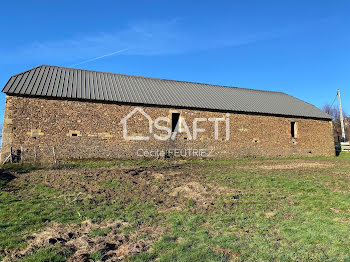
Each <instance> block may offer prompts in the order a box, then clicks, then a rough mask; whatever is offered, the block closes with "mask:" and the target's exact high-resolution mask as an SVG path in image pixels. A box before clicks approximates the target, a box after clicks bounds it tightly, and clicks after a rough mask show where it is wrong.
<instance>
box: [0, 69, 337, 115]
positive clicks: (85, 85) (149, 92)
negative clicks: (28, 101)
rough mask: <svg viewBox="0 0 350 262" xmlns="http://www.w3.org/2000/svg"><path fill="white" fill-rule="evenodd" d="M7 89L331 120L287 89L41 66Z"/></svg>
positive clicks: (11, 82)
mask: <svg viewBox="0 0 350 262" xmlns="http://www.w3.org/2000/svg"><path fill="white" fill-rule="evenodd" d="M2 92H4V93H6V94H8V95H28V96H40V97H51V98H66V99H87V100H95V101H96V100H99V101H110V102H124V103H133V104H147V105H161V106H172V107H184V108H199V109H209V110H223V111H235V112H249V113H258V114H271V115H285V116H300V117H309V118H318V119H331V116H329V115H328V114H326V113H324V112H323V111H321V110H320V109H318V108H317V107H315V106H313V105H311V104H309V103H306V102H304V101H302V100H299V99H297V98H295V97H292V96H289V95H287V94H285V93H281V92H271V91H261V90H253V89H245V88H237V87H226V86H218V85H208V84H200V83H192V82H183V81H174V80H165V79H157V78H148V77H140V76H131V75H122V74H113V73H104V72H97V71H88V70H82V69H74V68H65V67H58V66H48V65H41V66H38V67H35V68H33V69H30V70H28V71H25V72H22V73H20V74H17V75H14V76H12V77H11V78H10V80H9V81H8V83H7V84H6V85H5V87H4V89H3V90H2Z"/></svg>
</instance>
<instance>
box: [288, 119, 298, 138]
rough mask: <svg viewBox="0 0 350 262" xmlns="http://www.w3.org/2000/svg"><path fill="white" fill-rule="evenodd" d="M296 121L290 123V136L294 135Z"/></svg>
mask: <svg viewBox="0 0 350 262" xmlns="http://www.w3.org/2000/svg"><path fill="white" fill-rule="evenodd" d="M296 131H297V130H296V122H291V123H290V135H291V136H292V138H295V137H296Z"/></svg>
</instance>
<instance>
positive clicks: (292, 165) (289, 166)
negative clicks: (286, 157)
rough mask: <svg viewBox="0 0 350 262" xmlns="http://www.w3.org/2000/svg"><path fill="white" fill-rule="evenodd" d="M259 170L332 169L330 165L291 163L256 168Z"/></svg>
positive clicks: (332, 165)
mask: <svg viewBox="0 0 350 262" xmlns="http://www.w3.org/2000/svg"><path fill="white" fill-rule="evenodd" d="M258 167H259V168H261V169H266V170H274V169H302V168H330V167H334V164H332V163H322V162H300V161H299V162H291V163H286V164H271V165H263V166H258Z"/></svg>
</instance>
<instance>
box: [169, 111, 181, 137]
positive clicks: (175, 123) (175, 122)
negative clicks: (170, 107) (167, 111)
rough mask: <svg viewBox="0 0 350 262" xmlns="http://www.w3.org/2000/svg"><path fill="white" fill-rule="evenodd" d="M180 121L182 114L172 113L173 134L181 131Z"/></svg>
mask: <svg viewBox="0 0 350 262" xmlns="http://www.w3.org/2000/svg"><path fill="white" fill-rule="evenodd" d="M179 119H180V113H171V132H178V131H179V127H178V123H179Z"/></svg>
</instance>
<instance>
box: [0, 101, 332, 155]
mask: <svg viewBox="0 0 350 262" xmlns="http://www.w3.org/2000/svg"><path fill="white" fill-rule="evenodd" d="M135 108H136V106H133V105H121V104H112V103H100V102H86V101H68V100H55V99H43V98H33V97H31V98H29V97H19V96H7V97H6V106H5V116H4V126H3V138H2V152H1V159H2V161H3V159H4V158H5V157H6V156H7V155H8V154H9V152H10V150H11V148H12V151H13V152H17V150H21V148H22V150H23V154H22V157H23V158H24V160H25V161H26V160H27V161H33V160H37V161H52V160H53V159H54V155H55V157H56V158H57V159H58V160H60V159H73V158H74V159H83V158H85V159H87V158H90V159H91V158H101V159H137V158H142V157H144V156H145V155H146V157H147V156H148V155H147V152H149V154H153V155H154V154H155V153H156V152H158V153H159V152H160V153H162V150H163V151H164V152H166V151H167V150H169V149H177V151H171V152H170V155H174V154H175V155H176V156H179V155H180V154H182V155H183V157H189V156H192V157H197V156H200V154H202V157H206V156H208V155H210V157H212V158H236V157H279V156H283V157H287V156H329V155H333V154H334V144H333V135H332V123H331V122H329V121H322V120H313V119H304V118H285V117H277V116H263V115H248V114H235V113H230V114H229V115H227V114H226V113H222V112H211V111H202V110H191V109H175V108H162V107H145V106H144V107H141V108H142V109H143V110H144V112H146V113H147V114H148V115H149V116H150V117H151V118H152V119H153V123H152V124H154V120H155V119H156V118H157V117H160V116H162V117H170V116H171V113H172V112H178V113H180V117H181V118H182V119H184V120H185V122H186V124H187V125H188V127H189V130H190V131H191V135H193V133H192V131H193V127H192V123H193V119H194V118H198V117H202V118H226V119H227V118H229V127H230V137H229V140H227V139H226V136H225V133H226V129H225V127H226V122H224V121H223V122H219V125H218V127H219V135H218V139H217V140H216V139H215V138H214V134H215V133H214V130H215V129H214V122H210V121H206V122H199V123H198V127H199V128H204V129H205V130H206V131H205V132H201V133H198V138H197V139H196V140H193V139H192V140H191V139H190V137H189V136H188V135H187V134H186V133H185V132H181V133H178V134H177V136H176V138H175V140H171V139H169V140H166V141H160V140H157V139H155V138H154V137H153V135H149V132H148V131H149V129H148V128H149V122H148V120H147V119H146V118H145V117H144V116H143V115H142V114H141V113H140V112H136V113H135V114H134V115H133V116H132V117H131V118H130V119H128V121H127V128H128V130H127V134H128V135H129V136H131V135H139V136H142V135H144V136H150V138H149V140H146V141H133V140H131V141H127V140H125V139H124V138H123V125H122V124H121V123H120V121H121V120H122V119H123V118H124V117H125V116H127V115H128V114H129V113H130V112H131V111H132V110H134V109H135ZM292 121H293V122H296V123H297V124H296V138H292V137H291V122H292ZM160 125H167V126H169V127H171V123H166V122H160ZM182 128H183V127H182ZM153 131H154V133H156V134H158V135H160V136H161V135H163V136H164V135H166V134H167V132H165V131H161V130H157V129H155V128H154V126H153ZM185 149H187V151H185ZM179 150H182V151H180V152H179ZM196 150H197V154H196ZM198 150H200V151H199V153H198ZM203 152H204V153H203Z"/></svg>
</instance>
